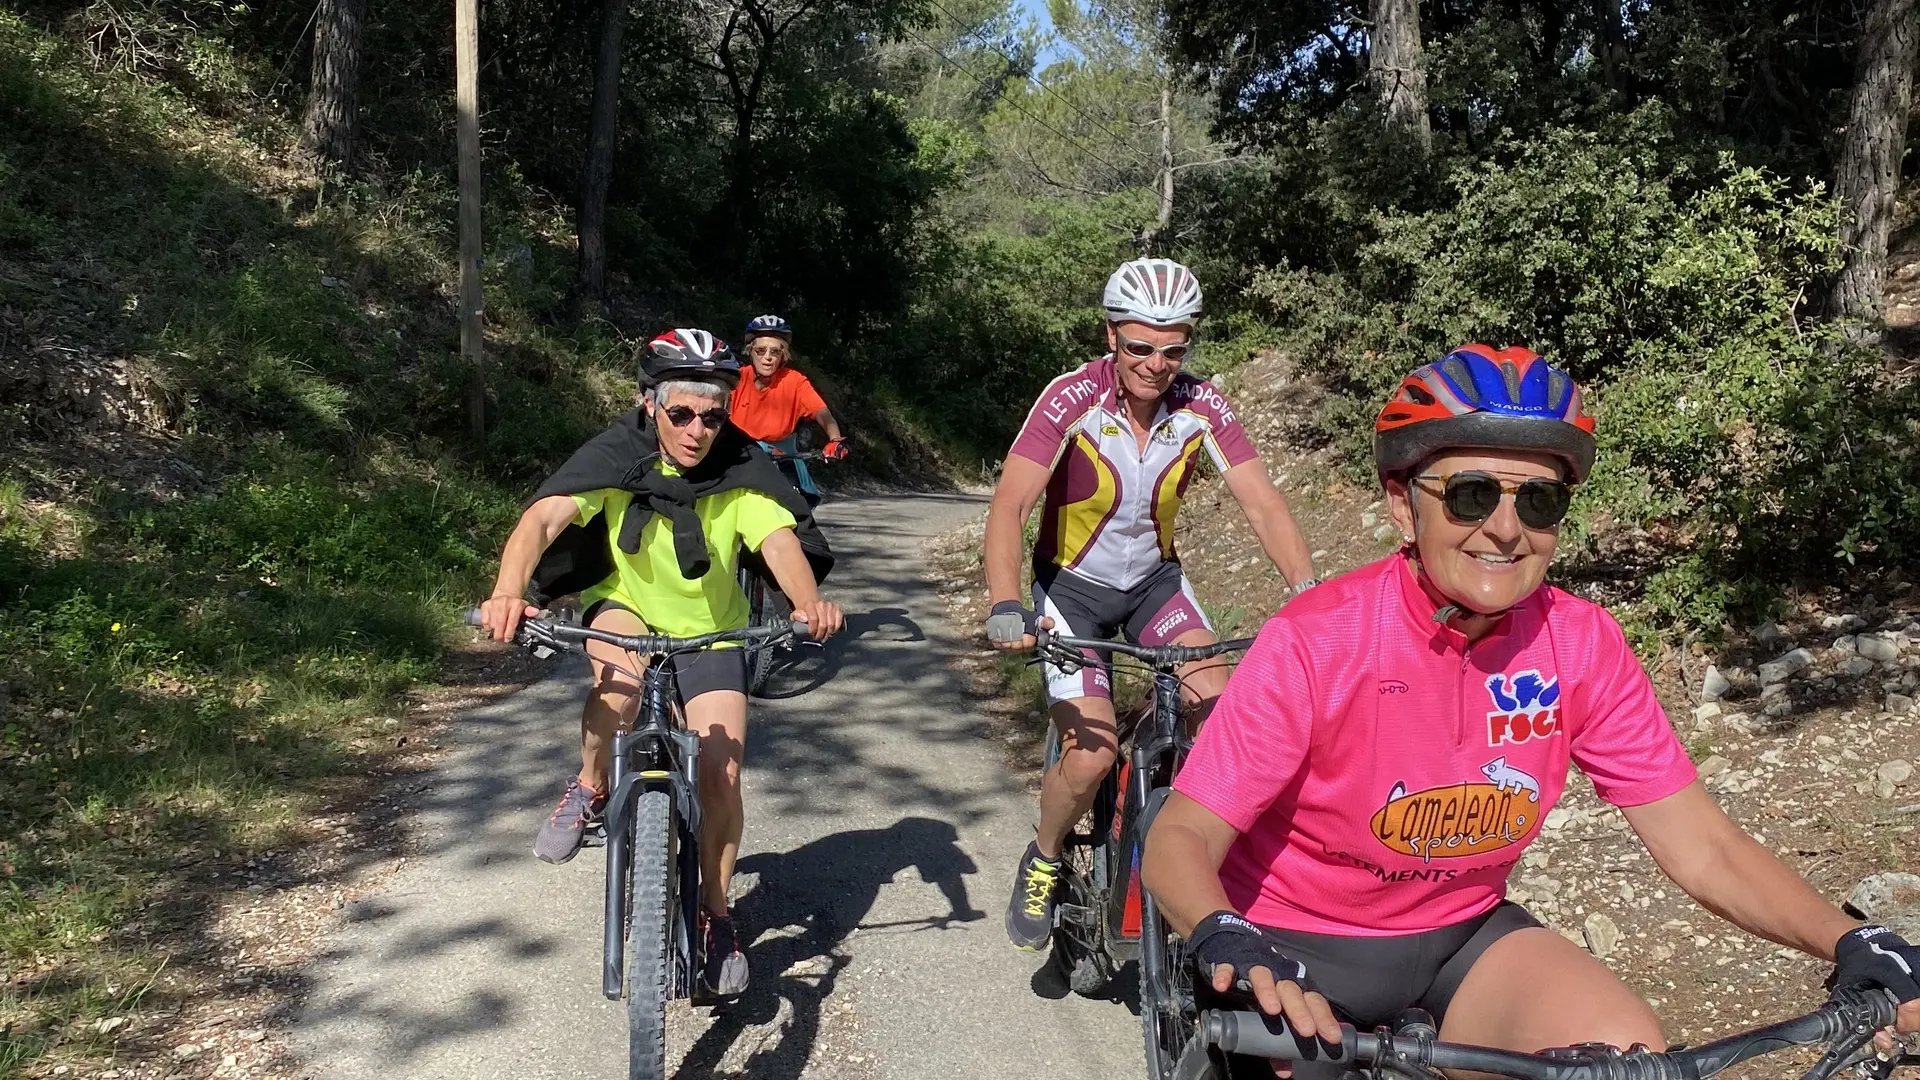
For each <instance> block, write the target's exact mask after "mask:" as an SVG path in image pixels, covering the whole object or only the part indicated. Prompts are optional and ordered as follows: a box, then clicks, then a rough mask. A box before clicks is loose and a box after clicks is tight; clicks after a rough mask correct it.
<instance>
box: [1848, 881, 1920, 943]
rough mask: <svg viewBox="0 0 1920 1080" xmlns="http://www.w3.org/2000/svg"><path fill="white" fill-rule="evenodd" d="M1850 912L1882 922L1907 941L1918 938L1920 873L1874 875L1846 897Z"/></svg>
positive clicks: (1919, 933) (1919, 938)
mask: <svg viewBox="0 0 1920 1080" xmlns="http://www.w3.org/2000/svg"><path fill="white" fill-rule="evenodd" d="M1847 908H1848V910H1849V911H1851V912H1852V913H1853V914H1855V915H1858V916H1859V917H1860V918H1862V919H1866V920H1869V921H1871V922H1877V923H1881V924H1883V925H1885V926H1886V927H1888V928H1889V929H1891V930H1892V931H1893V932H1894V933H1896V934H1899V935H1900V936H1901V937H1904V938H1906V939H1907V940H1909V941H1916V940H1920V874H1907V873H1901V872H1899V871H1893V872H1889V873H1885V874H1875V875H1873V876H1872V877H1870V878H1865V879H1863V880H1862V881H1861V882H1860V884H1858V885H1855V886H1854V887H1853V894H1852V895H1850V896H1848V897H1847Z"/></svg>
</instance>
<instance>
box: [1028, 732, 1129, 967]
mask: <svg viewBox="0 0 1920 1080" xmlns="http://www.w3.org/2000/svg"><path fill="white" fill-rule="evenodd" d="M1044 754H1045V761H1046V766H1045V769H1044V770H1043V771H1044V772H1051V771H1053V768H1054V766H1055V765H1057V764H1059V761H1060V754H1061V749H1060V729H1059V728H1057V727H1055V726H1054V725H1053V723H1052V722H1051V721H1049V722H1048V724H1047V742H1046V749H1045V751H1044ZM1103 790H1104V789H1103ZM1099 816H1100V815H1099V814H1097V813H1089V814H1087V815H1086V816H1085V817H1083V818H1081V819H1080V821H1078V822H1076V823H1075V824H1074V827H1073V829H1072V830H1071V831H1070V832H1069V833H1068V835H1067V842H1066V846H1065V849H1064V850H1063V851H1062V852H1061V856H1060V860H1061V868H1062V870H1063V874H1062V877H1063V880H1062V881H1061V892H1062V893H1063V894H1064V895H1063V896H1062V899H1064V900H1068V901H1071V902H1073V903H1076V904H1081V905H1083V906H1086V907H1088V908H1091V909H1092V910H1095V911H1098V910H1100V909H1101V908H1102V907H1103V906H1104V904H1103V903H1101V902H1099V901H1100V898H1099V897H1094V896H1090V895H1089V890H1092V889H1095V888H1097V886H1098V883H1097V882H1096V881H1095V880H1094V879H1095V877H1096V870H1097V868H1098V866H1099V865H1100V862H1101V860H1102V859H1103V858H1104V857H1105V851H1106V848H1105V846H1104V845H1102V844H1099V843H1098V842H1097V841H1096V842H1095V843H1094V844H1087V843H1085V842H1083V841H1082V840H1081V839H1080V838H1081V837H1086V838H1088V839H1094V835H1093V834H1094V833H1095V831H1096V827H1097V826H1096V823H1097V821H1098V819H1099ZM1083 828H1084V830H1085V831H1084V832H1083V831H1082V830H1083ZM1089 900H1092V901H1095V902H1093V903H1088V901H1089ZM1091 932H1092V933H1093V934H1094V935H1095V936H1096V938H1098V937H1099V936H1100V932H1099V930H1098V929H1094V930H1092V931H1091ZM1051 959H1052V962H1053V963H1054V965H1055V966H1056V968H1057V969H1058V970H1059V972H1060V974H1061V975H1062V976H1063V977H1064V978H1065V980H1066V983H1067V987H1068V988H1069V989H1071V990H1072V991H1073V992H1074V993H1075V994H1078V995H1079V996H1081V997H1087V998H1100V997H1103V996H1105V994H1104V992H1105V991H1106V990H1107V989H1108V988H1109V986H1110V984H1111V983H1112V982H1113V974H1114V971H1113V960H1112V958H1110V957H1109V956H1108V955H1107V954H1106V950H1105V949H1103V948H1101V947H1100V945H1099V943H1098V941H1097V940H1096V941H1093V942H1082V941H1081V940H1079V939H1078V938H1076V937H1075V936H1074V935H1073V934H1072V933H1070V932H1068V930H1067V929H1066V927H1065V925H1064V924H1062V925H1060V926H1055V927H1054V928H1053V956H1052V957H1051Z"/></svg>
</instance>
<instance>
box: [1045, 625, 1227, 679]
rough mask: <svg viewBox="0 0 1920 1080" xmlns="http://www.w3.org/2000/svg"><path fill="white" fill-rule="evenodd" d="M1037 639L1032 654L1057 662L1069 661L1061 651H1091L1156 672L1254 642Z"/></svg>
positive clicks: (1057, 636) (1077, 657)
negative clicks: (1126, 659) (1138, 663)
mask: <svg viewBox="0 0 1920 1080" xmlns="http://www.w3.org/2000/svg"><path fill="white" fill-rule="evenodd" d="M1038 636H1039V639H1040V643H1039V644H1038V645H1036V646H1034V651H1035V652H1054V653H1055V654H1056V656H1055V658H1056V659H1062V660H1065V659H1068V658H1067V657H1064V656H1060V655H1058V653H1059V652H1060V651H1062V650H1074V649H1091V650H1093V651H1094V652H1102V653H1120V654H1121V655H1123V656H1131V657H1133V658H1134V659H1135V660H1139V661H1141V662H1143V663H1145V664H1146V665H1147V666H1148V667H1152V668H1156V669H1158V668H1170V667H1173V666H1175V665H1177V664H1191V663H1193V662H1194V661H1196V660H1207V659H1210V658H1212V657H1215V656H1219V655H1221V654H1223V653H1230V652H1239V651H1241V650H1243V649H1245V648H1247V647H1248V646H1249V645H1252V644H1253V639H1252V638H1250V637H1249V638H1234V639H1233V640H1231V641H1216V642H1214V643H1213V644H1211V645H1134V644H1131V643H1129V642H1125V641H1109V640H1107V639H1105V638H1077V637H1067V636H1066V635H1064V634H1056V633H1053V632H1052V631H1050V630H1042V631H1040V633H1039V635H1038ZM1069 662H1078V663H1085V662H1086V657H1083V656H1080V655H1078V654H1077V653H1076V654H1073V656H1072V658H1071V660H1070V661H1069Z"/></svg>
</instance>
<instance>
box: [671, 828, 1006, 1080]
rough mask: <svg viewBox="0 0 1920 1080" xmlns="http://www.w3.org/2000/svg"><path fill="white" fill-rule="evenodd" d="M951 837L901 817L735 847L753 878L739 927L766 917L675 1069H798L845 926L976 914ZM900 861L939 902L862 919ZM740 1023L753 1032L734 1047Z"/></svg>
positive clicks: (765, 1078) (781, 1074) (943, 922)
mask: <svg viewBox="0 0 1920 1080" xmlns="http://www.w3.org/2000/svg"><path fill="white" fill-rule="evenodd" d="M958 841H959V835H958V833H956V832H955V830H954V827H953V826H952V825H950V824H948V823H947V822H944V821H935V820H932V819H930V818H920V817H910V818H903V819H902V820H900V821H897V822H895V823H894V824H892V825H890V826H888V827H887V828H885V829H855V830H849V831H846V832H839V833H834V834H833V835H831V836H825V837H822V838H820V839H818V840H815V841H813V842H811V843H808V844H805V845H803V846H801V847H798V848H795V849H794V850H792V851H787V852H780V853H766V854H759V855H750V856H748V857H746V858H744V859H741V860H740V863H739V866H738V868H737V872H738V873H739V874H741V875H747V874H752V875H755V876H757V877H758V879H759V880H758V881H757V883H756V884H755V885H754V886H753V888H752V890H751V891H749V892H747V893H746V894H745V895H744V896H742V897H741V898H740V900H739V901H738V902H737V903H735V904H734V912H735V914H736V916H737V917H738V919H739V920H740V923H741V925H742V926H743V927H744V928H747V929H748V930H750V931H751V930H755V929H756V928H771V929H766V930H762V931H761V932H760V933H759V937H758V938H757V939H756V940H755V941H754V942H753V943H752V944H751V945H749V946H748V948H747V958H748V962H749V963H750V964H751V965H752V969H753V984H752V987H751V989H749V990H748V992H747V995H746V996H745V997H744V998H742V999H741V1000H740V1001H739V1002H737V1003H735V1004H734V1005H732V1006H731V1007H729V1008H727V1009H726V1010H725V1011H723V1012H721V1013H719V1014H718V1015H717V1016H716V1017H715V1020H714V1023H713V1026H712V1027H710V1028H708V1029H707V1030H706V1032H705V1033H703V1034H702V1035H701V1036H700V1039H699V1041H697V1042H696V1043H695V1044H694V1045H693V1047H692V1049H690V1050H689V1051H688V1052H687V1056H686V1059H685V1061H684V1062H683V1063H682V1065H681V1067H680V1074H679V1075H680V1076H681V1077H685V1078H691V1077H706V1076H751V1077H753V1078H754V1080H793V1078H797V1077H799V1076H800V1075H801V1073H802V1071H803V1070H804V1069H805V1068H806V1065H807V1061H808V1058H809V1057H810V1055H811V1054H812V1052H813V1049H814V1045H815V1043H816V1041H817V1040H818V1039H819V1037H820V1034H821V1022H822V1019H823V1018H822V1006H823V1004H824V1002H825V1001H826V999H827V997H828V996H829V995H830V994H832V993H833V989H834V984H835V982H836V980H837V979H838V978H839V976H840V973H841V971H842V970H843V969H844V968H845V967H846V965H847V963H848V957H847V955H846V952H845V950H844V949H842V947H841V946H842V943H843V942H845V940H846V939H847V938H848V937H849V936H850V935H852V934H854V933H856V932H860V933H869V932H870V933H921V932H929V931H933V932H937V931H940V930H942V929H945V928H946V927H948V926H951V925H953V924H956V923H966V922H976V921H978V920H981V919H984V918H986V913H985V912H983V911H978V910H976V909H975V908H974V907H973V905H972V903H971V902H970V901H969V900H968V898H967V888H966V884H965V882H964V881H963V880H962V879H963V877H964V876H965V875H967V874H971V873H974V872H975V871H976V870H977V869H978V868H977V867H976V866H975V865H974V863H973V860H972V859H971V858H969V857H968V856H967V854H966V853H965V852H963V851H961V850H960V846H959V843H958ZM909 867H911V868H914V869H916V870H918V871H919V874H920V878H921V880H923V881H925V882H927V883H928V884H931V885H933V886H935V887H936V888H938V889H939V890H940V892H941V894H942V895H943V896H945V898H946V901H947V906H948V909H949V910H948V911H947V912H946V913H945V914H942V915H933V916H929V917H927V918H925V919H917V920H908V921H905V922H895V923H884V924H882V923H872V924H869V923H865V922H863V921H862V920H864V919H865V917H866V915H867V912H868V911H870V910H871V909H872V907H873V903H874V901H875V899H876V898H877V897H878V896H879V894H880V888H881V887H882V886H884V885H886V884H888V883H890V882H891V881H892V880H893V878H894V875H895V874H897V873H899V872H900V871H902V870H905V869H907V868H909ZM795 929H797V930H798V933H794V932H793V931H794V930H795ZM743 1035H744V1036H748V1037H757V1038H760V1039H761V1042H760V1044H759V1045H758V1046H754V1047H736V1045H735V1044H736V1043H737V1042H738V1041H739V1040H740V1039H741V1038H742V1036H743ZM743 1051H744V1053H743ZM722 1070H724V1071H722Z"/></svg>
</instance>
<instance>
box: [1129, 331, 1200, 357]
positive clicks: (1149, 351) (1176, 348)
mask: <svg viewBox="0 0 1920 1080" xmlns="http://www.w3.org/2000/svg"><path fill="white" fill-rule="evenodd" d="M1114 336H1115V337H1120V335H1118V334H1115V335H1114ZM1120 348H1121V350H1122V351H1124V352H1125V353H1126V354H1127V355H1128V356H1131V357H1133V358H1134V359H1135V360H1145V359H1147V358H1148V357H1150V356H1152V355H1153V354H1154V353H1159V354H1160V355H1161V356H1164V357H1166V358H1167V363H1169V364H1178V363H1180V362H1181V361H1183V360H1185V359H1186V358H1187V354H1188V353H1190V352H1192V351H1193V342H1191V341H1176V342H1174V343H1173V344H1171V345H1155V344H1154V343H1153V342H1151V341H1135V340H1133V339H1132V338H1130V337H1120Z"/></svg>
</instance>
